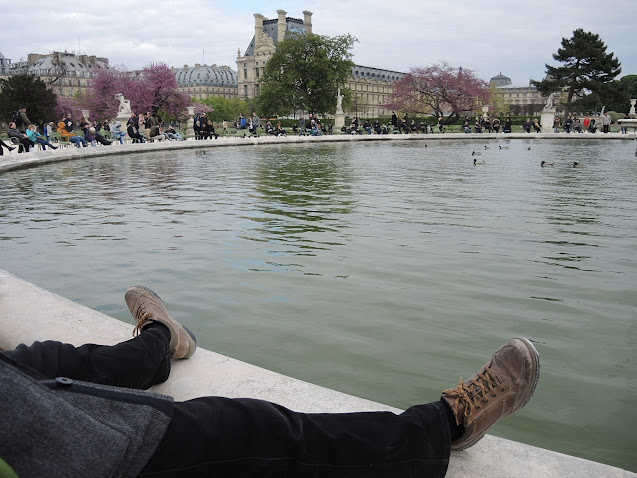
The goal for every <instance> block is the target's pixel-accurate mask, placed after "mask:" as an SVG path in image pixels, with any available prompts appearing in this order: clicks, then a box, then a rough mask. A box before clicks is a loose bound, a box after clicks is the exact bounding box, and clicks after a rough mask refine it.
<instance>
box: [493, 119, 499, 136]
mask: <svg viewBox="0 0 637 478" xmlns="http://www.w3.org/2000/svg"><path fill="white" fill-rule="evenodd" d="M493 131H494V132H496V133H499V132H500V120H499V119H498V118H494V119H493Z"/></svg>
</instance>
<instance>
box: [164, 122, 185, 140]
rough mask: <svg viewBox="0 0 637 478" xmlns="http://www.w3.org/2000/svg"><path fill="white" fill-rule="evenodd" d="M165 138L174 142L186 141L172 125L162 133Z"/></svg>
mask: <svg viewBox="0 0 637 478" xmlns="http://www.w3.org/2000/svg"><path fill="white" fill-rule="evenodd" d="M164 134H165V135H166V138H168V139H172V140H175V141H186V139H185V138H184V137H183V136H182V135H181V134H180V133H179V132H177V130H176V129H175V126H174V125H172V124H171V125H170V127H169V128H168V129H167V130H166V131H164Z"/></svg>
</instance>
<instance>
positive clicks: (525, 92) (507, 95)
mask: <svg viewBox="0 0 637 478" xmlns="http://www.w3.org/2000/svg"><path fill="white" fill-rule="evenodd" d="M489 84H490V85H495V86H496V87H497V88H498V91H499V92H500V93H501V95H502V99H503V101H504V102H505V103H506V104H508V105H509V106H510V107H511V113H512V114H514V115H522V116H524V115H528V116H532V115H537V114H540V113H541V112H542V108H544V105H546V98H544V97H543V96H542V95H541V94H540V92H539V91H537V88H536V87H535V86H533V85H532V84H531V83H530V82H529V85H528V86H514V85H513V83H512V82H511V78H509V77H508V76H504V75H503V74H502V73H500V74H499V75H496V76H494V77H493V78H491V80H489Z"/></svg>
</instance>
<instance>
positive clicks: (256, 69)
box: [254, 67, 260, 78]
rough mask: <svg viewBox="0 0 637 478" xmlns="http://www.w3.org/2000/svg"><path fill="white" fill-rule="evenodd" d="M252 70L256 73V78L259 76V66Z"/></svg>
mask: <svg viewBox="0 0 637 478" xmlns="http://www.w3.org/2000/svg"><path fill="white" fill-rule="evenodd" d="M254 72H255V73H256V76H257V78H259V76H260V75H259V67H257V68H255V69H254Z"/></svg>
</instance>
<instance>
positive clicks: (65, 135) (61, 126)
mask: <svg viewBox="0 0 637 478" xmlns="http://www.w3.org/2000/svg"><path fill="white" fill-rule="evenodd" d="M67 124H68V122H64V121H60V122H59V123H58V133H60V138H62V141H69V142H71V143H73V144H74V145H75V147H77V148H79V147H80V145H82V146H84V147H85V148H86V147H87V146H88V143H87V142H86V139H84V138H83V137H81V136H77V135H76V134H75V133H74V132H73V131H69V130H68V129H66V128H67Z"/></svg>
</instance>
